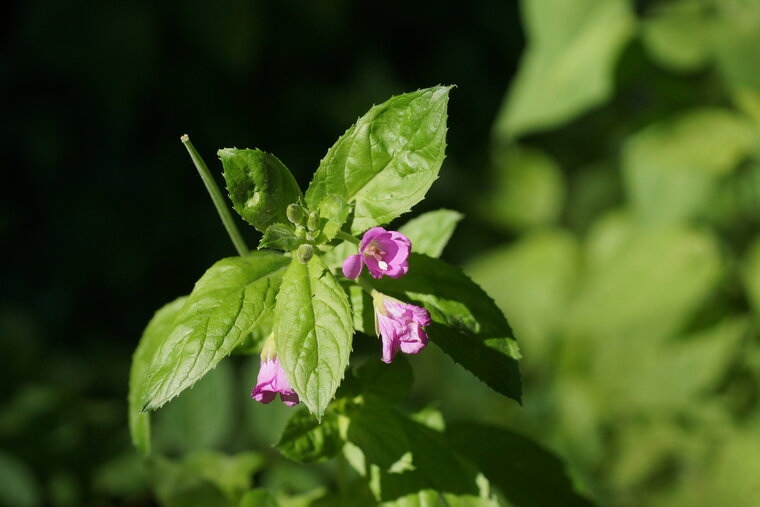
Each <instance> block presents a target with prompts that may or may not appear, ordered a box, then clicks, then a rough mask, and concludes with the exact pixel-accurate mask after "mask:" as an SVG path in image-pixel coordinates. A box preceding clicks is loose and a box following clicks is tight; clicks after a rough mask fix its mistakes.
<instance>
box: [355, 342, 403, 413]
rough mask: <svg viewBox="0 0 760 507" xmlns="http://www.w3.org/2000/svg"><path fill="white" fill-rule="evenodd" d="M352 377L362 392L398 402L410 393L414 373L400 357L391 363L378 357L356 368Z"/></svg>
mask: <svg viewBox="0 0 760 507" xmlns="http://www.w3.org/2000/svg"><path fill="white" fill-rule="evenodd" d="M354 376H355V377H356V379H357V380H358V381H359V383H360V385H361V389H362V392H364V393H372V394H374V395H376V396H380V397H381V398H383V399H385V400H388V401H392V402H398V401H402V400H405V399H406V398H407V397H408V396H409V393H410V392H411V391H412V384H413V383H414V373H413V372H412V366H411V365H410V364H409V361H408V360H407V359H406V358H405V357H404V356H402V355H398V356H396V358H395V359H394V360H393V362H392V363H390V364H386V363H384V362H382V361H380V355H379V353H378V357H377V358H374V359H368V360H366V361H365V362H364V363H363V364H362V365H361V366H359V367H358V368H356V370H355V371H354Z"/></svg>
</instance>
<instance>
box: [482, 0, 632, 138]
mask: <svg viewBox="0 0 760 507" xmlns="http://www.w3.org/2000/svg"><path fill="white" fill-rule="evenodd" d="M522 12H523V20H524V24H525V27H526V31H527V34H528V48H527V51H526V52H525V55H524V56H523V59H522V62H521V63H520V70H519V72H518V73H517V76H516V77H515V79H514V82H513V84H512V87H511V90H510V92H509V95H508V96H507V99H506V100H505V102H504V105H503V106H502V109H501V111H500V113H499V115H498V117H497V119H496V123H495V125H494V129H495V132H496V133H497V134H498V135H501V136H505V137H507V138H515V137H517V136H519V135H522V134H525V133H528V132H534V131H538V130H544V129H546V128H549V127H553V126H556V125H559V124H562V123H565V122H567V121H568V120H570V119H572V118H573V117H574V116H576V115H578V114H581V113H583V112H585V111H586V110H588V109H590V108H592V107H594V106H597V105H599V104H601V103H603V102H604V101H606V100H607V99H608V98H609V97H610V95H611V94H612V91H613V84H614V83H613V70H614V65H615V62H616V60H617V58H618V55H619V54H620V52H621V51H622V49H623V47H624V46H625V44H626V42H628V40H629V39H630V37H631V35H633V29H634V25H635V18H634V16H633V14H632V12H631V9H630V7H629V5H628V2H627V1H625V0H581V1H576V2H566V1H564V0H523V2H522Z"/></svg>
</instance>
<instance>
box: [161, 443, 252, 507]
mask: <svg viewBox="0 0 760 507" xmlns="http://www.w3.org/2000/svg"><path fill="white" fill-rule="evenodd" d="M262 463H263V460H262V458H261V456H260V455H259V454H256V453H251V452H245V453H240V454H237V455H233V456H227V455H224V454H220V453H217V452H213V451H197V452H194V453H191V454H188V455H187V456H185V458H184V459H182V460H181V461H172V460H168V459H166V458H163V457H158V458H157V459H156V460H155V461H154V462H153V473H152V474H151V475H152V477H153V480H154V482H155V492H156V496H157V497H158V499H159V500H160V502H161V505H165V506H167V507H175V506H176V507H195V506H197V507H216V506H219V507H228V506H230V505H238V502H239V501H240V499H241V497H242V496H243V494H244V492H245V491H246V490H248V489H249V488H250V487H251V484H250V483H251V477H252V476H253V474H254V473H255V472H256V471H257V470H258V469H260V468H261V465H262Z"/></svg>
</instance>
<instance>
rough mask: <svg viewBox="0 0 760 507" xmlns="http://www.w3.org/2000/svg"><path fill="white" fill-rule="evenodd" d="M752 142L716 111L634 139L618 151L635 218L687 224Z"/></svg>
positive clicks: (736, 121)
mask: <svg viewBox="0 0 760 507" xmlns="http://www.w3.org/2000/svg"><path fill="white" fill-rule="evenodd" d="M756 142H757V134H756V132H755V130H754V127H753V125H752V124H751V123H750V122H749V121H747V120H745V119H744V118H742V117H741V116H739V115H737V114H735V113H733V112H731V111H729V110H721V109H698V110H694V111H690V112H688V113H684V114H681V115H679V116H677V117H675V118H672V119H669V120H665V121H662V122H660V123H656V124H654V125H651V126H649V127H647V128H645V129H644V130H642V131H640V132H638V133H636V134H635V135H634V136H633V137H631V138H630V139H629V140H628V141H627V142H626V144H625V146H624V149H623V174H624V176H625V183H626V187H627V191H628V194H629V197H630V199H631V202H632V204H633V207H634V210H635V213H636V216H637V217H638V218H639V220H640V221H641V222H643V223H645V224H648V225H662V224H668V223H673V222H678V221H681V220H684V219H687V218H691V217H692V216H693V215H694V214H696V213H697V212H699V211H700V210H701V209H703V208H704V207H705V206H706V203H707V202H708V200H709V199H710V197H711V195H712V192H713V190H714V187H715V183H716V181H717V180H718V178H719V177H720V176H722V175H725V174H727V173H729V172H730V171H732V170H733V169H734V167H735V166H736V165H737V164H738V162H740V161H741V160H742V159H743V158H744V157H746V156H747V155H748V154H749V152H750V151H751V150H752V148H753V147H754V145H755V143H756Z"/></svg>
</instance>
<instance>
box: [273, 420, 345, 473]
mask: <svg viewBox="0 0 760 507" xmlns="http://www.w3.org/2000/svg"><path fill="white" fill-rule="evenodd" d="M274 446H275V448H277V450H278V451H280V453H281V454H282V455H283V456H285V457H286V458H290V459H292V460H293V461H298V462H299V463H314V462H317V461H324V460H326V459H329V458H332V457H333V456H335V455H336V454H338V453H339V452H340V450H341V449H342V448H343V439H342V438H341V436H340V431H339V429H338V417H337V415H336V414H335V413H333V412H327V413H326V414H325V417H324V418H323V419H322V421H321V423H320V422H318V421H317V420H316V419H314V417H312V416H311V414H309V412H308V410H299V411H298V412H296V413H295V414H293V416H292V417H291V418H290V419H289V420H288V423H287V425H286V426H285V430H284V431H283V433H282V436H281V437H280V440H279V441H278V442H277V443H276V444H275V445H274Z"/></svg>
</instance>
